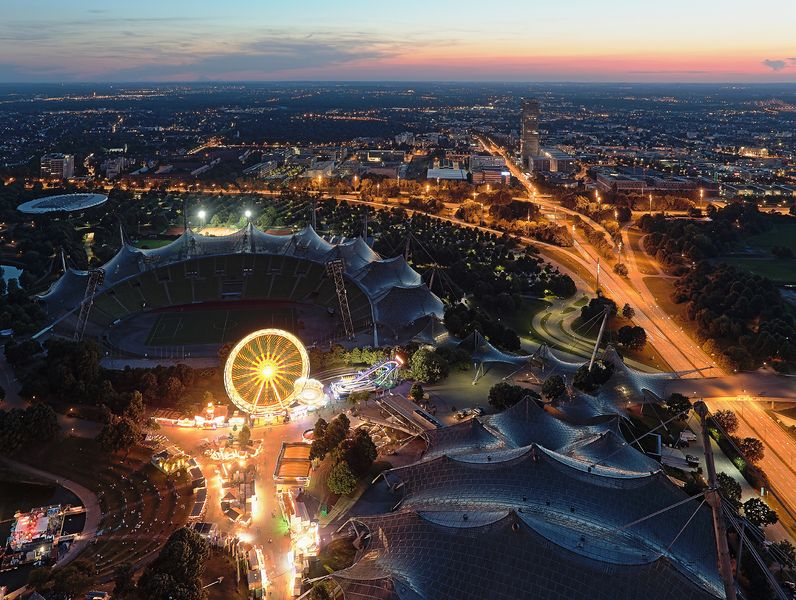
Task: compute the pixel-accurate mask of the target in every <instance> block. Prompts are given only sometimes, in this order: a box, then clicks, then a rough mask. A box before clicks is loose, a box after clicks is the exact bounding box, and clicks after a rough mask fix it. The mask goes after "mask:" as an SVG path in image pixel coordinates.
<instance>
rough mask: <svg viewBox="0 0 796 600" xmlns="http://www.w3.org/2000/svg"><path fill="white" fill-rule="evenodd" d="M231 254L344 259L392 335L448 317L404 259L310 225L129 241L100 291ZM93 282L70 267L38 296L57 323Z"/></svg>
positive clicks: (112, 263)
mask: <svg viewBox="0 0 796 600" xmlns="http://www.w3.org/2000/svg"><path fill="white" fill-rule="evenodd" d="M232 254H253V255H271V256H287V257H292V258H296V259H304V260H308V261H311V262H315V263H319V264H322V265H325V264H326V263H328V262H329V261H331V260H334V259H342V260H343V261H344V266H345V275H346V276H347V278H348V280H349V281H351V282H353V283H354V284H355V285H356V286H357V287H359V288H360V289H361V290H362V292H363V293H364V294H365V296H367V298H368V300H369V301H370V303H371V305H372V306H373V316H374V320H375V321H376V323H377V324H378V325H379V326H382V327H386V328H387V329H388V330H391V331H398V330H399V329H401V328H404V327H406V325H407V324H408V323H412V322H415V321H419V320H421V319H424V318H426V317H437V318H442V317H443V313H444V308H443V304H442V301H441V300H440V299H439V298H438V297H437V296H436V295H434V294H433V293H432V292H431V291H430V290H429V289H428V287H427V286H426V285H425V284H424V283H423V281H422V279H421V277H420V275H419V274H418V273H417V272H416V271H415V270H413V269H412V268H411V267H410V266H409V265H408V264H407V262H406V261H405V260H404V258H403V257H402V256H398V257H396V258H391V259H383V258H381V257H380V256H379V255H378V254H377V253H376V252H375V251H374V250H373V249H372V248H370V247H369V246H368V245H367V243H366V242H365V241H364V240H363V239H362V238H355V239H350V240H345V241H339V242H335V243H332V242H330V241H328V240H326V239H324V238H323V237H321V236H320V235H318V233H317V232H316V231H315V230H314V229H313V228H312V227H310V226H307V227H305V228H304V229H302V230H300V231H297V232H295V233H293V234H291V235H273V234H269V233H266V232H264V231H261V230H259V229H257V228H256V227H254V226H253V225H251V224H249V225H247V226H246V227H244V228H243V229H240V230H239V231H236V232H234V233H232V234H230V235H225V236H218V237H213V236H204V235H201V234H199V233H196V232H194V231H193V230H191V229H188V230H186V231H185V232H184V233H183V234H182V235H181V236H180V237H179V238H177V239H176V240H174V241H173V242H171V243H170V244H167V245H165V246H162V247H160V248H153V249H141V248H136V247H135V246H132V245H130V244H128V243H124V244H123V245H122V248H121V249H120V250H119V251H118V252H117V253H116V255H115V256H114V257H113V258H111V259H110V260H109V261H108V262H107V263H105V264H104V265H103V266H102V267H101V270H102V271H103V272H104V279H103V281H102V283H101V284H100V285H99V286H98V288H97V292H96V293H97V294H103V293H104V292H106V291H108V290H110V289H111V288H113V287H114V286H115V285H117V284H119V283H121V282H123V281H126V280H130V279H133V278H135V277H138V276H139V275H141V274H142V273H145V272H148V271H152V270H155V269H158V268H161V267H164V266H167V265H172V264H177V263H181V262H185V261H188V260H192V259H200V258H203V257H212V256H220V255H232ZM88 278H89V274H88V272H87V271H80V270H77V269H73V268H67V270H66V272H65V273H64V274H63V276H62V277H61V278H59V279H58V280H57V281H55V282H54V283H53V285H52V286H51V287H50V289H49V290H48V291H47V292H46V293H44V294H42V295H40V296H39V299H40V300H41V302H42V303H43V305H44V306H45V308H46V310H47V312H48V314H49V315H50V317H51V318H52V319H53V320H54V321H55V320H58V319H60V318H63V317H64V316H66V315H68V314H70V313H72V312H74V311H75V310H76V309H78V308H79V306H80V303H81V301H82V299H83V295H84V294H85V291H86V284H87V283H88Z"/></svg>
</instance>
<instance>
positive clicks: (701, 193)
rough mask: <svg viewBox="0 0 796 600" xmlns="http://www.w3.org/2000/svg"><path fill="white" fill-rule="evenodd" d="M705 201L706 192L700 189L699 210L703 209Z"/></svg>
mask: <svg viewBox="0 0 796 600" xmlns="http://www.w3.org/2000/svg"><path fill="white" fill-rule="evenodd" d="M704 199H705V190H704V189H703V188H699V208H702V202H703V201H704Z"/></svg>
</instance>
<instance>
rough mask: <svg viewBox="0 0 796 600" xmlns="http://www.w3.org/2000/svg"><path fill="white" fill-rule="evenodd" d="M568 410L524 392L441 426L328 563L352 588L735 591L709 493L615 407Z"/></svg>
mask: <svg viewBox="0 0 796 600" xmlns="http://www.w3.org/2000/svg"><path fill="white" fill-rule="evenodd" d="M498 417H499V418H498ZM555 421H558V419H556V418H555V417H554V416H552V415H551V414H549V413H547V412H546V411H544V410H543V409H542V408H541V407H539V406H538V405H536V403H535V402H533V401H531V400H524V401H523V402H521V403H520V404H518V405H515V407H513V408H512V409H509V410H507V411H505V412H503V413H502V414H500V415H496V416H495V417H491V418H483V419H481V420H472V421H470V422H469V423H462V424H460V425H456V426H454V427H448V428H443V429H441V430H438V431H434V432H429V438H428V440H429V449H428V452H427V453H426V455H425V456H424V458H423V459H422V460H421V461H419V462H417V463H414V464H411V465H408V466H405V467H399V468H395V469H391V470H389V471H386V472H384V473H383V480H384V481H382V482H379V483H378V484H377V486H384V487H385V490H386V493H387V494H388V501H389V502H390V506H394V511H393V512H391V513H385V514H382V515H377V516H360V517H352V518H351V519H350V520H349V521H348V522H347V524H346V525H345V526H344V528H347V529H348V531H349V532H350V533H351V534H353V535H355V536H356V537H358V539H359V543H358V545H357V547H358V548H359V551H358V553H357V557H356V560H355V562H354V564H353V565H352V566H351V567H349V568H347V569H344V570H341V571H338V572H336V573H333V574H332V575H330V576H329V577H330V578H331V579H332V580H333V581H334V582H335V583H336V584H337V585H338V586H339V587H340V589H341V590H342V592H343V597H344V598H345V599H346V600H360V599H362V600H364V599H365V598H375V599H383V600H420V599H423V600H425V599H428V600H432V599H433V600H454V599H455V600H476V599H482V598H493V599H495V600H522V599H525V598H528V599H532V598H548V599H551V600H564V599H567V600H569V599H571V598H593V599H595V600H609V599H611V600H613V599H614V598H644V599H645V600H698V599H711V598H713V599H716V598H721V597H723V595H722V587H721V582H720V580H719V576H718V572H717V567H716V556H717V554H716V548H715V541H714V539H715V538H714V536H713V530H712V519H711V514H710V510H709V509H708V508H707V506H705V505H704V503H701V502H700V499H699V498H697V499H694V500H690V501H689V500H688V497H687V495H686V494H685V493H684V492H683V491H682V490H681V489H680V488H678V487H677V486H676V485H675V484H674V483H672V481H671V480H670V479H669V478H668V477H667V476H666V474H665V473H664V472H663V471H662V470H661V469H660V466H659V465H657V463H655V461H652V460H651V459H649V458H648V457H647V456H645V455H644V454H642V453H641V452H639V451H637V450H635V449H634V448H632V447H630V446H629V445H628V444H626V443H625V442H624V440H623V439H622V438H621V436H619V435H618V433H617V431H618V430H617V429H616V419H614V420H612V421H606V422H605V423H603V424H602V425H595V426H587V427H581V428H578V427H575V426H573V425H570V424H567V423H563V422H558V423H556V422H555ZM529 440H530V443H528V445H525V446H516V443H517V442H528V441H529ZM536 440H539V441H536ZM541 442H544V444H547V445H549V446H559V449H558V450H553V449H550V448H549V447H546V446H545V445H543V443H541ZM380 493H384V492H380ZM368 506H370V505H368Z"/></svg>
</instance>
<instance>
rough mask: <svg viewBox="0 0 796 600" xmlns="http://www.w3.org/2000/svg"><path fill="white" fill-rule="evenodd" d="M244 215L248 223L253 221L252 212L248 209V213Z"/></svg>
mask: <svg viewBox="0 0 796 600" xmlns="http://www.w3.org/2000/svg"><path fill="white" fill-rule="evenodd" d="M243 215H244V216H245V217H246V220H247V221H251V220H252V211H250V210H248V209H246V212H244V213H243Z"/></svg>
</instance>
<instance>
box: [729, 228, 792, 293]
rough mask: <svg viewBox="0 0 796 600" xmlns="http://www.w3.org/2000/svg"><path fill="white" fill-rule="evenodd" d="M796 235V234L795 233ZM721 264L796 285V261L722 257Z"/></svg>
mask: <svg viewBox="0 0 796 600" xmlns="http://www.w3.org/2000/svg"><path fill="white" fill-rule="evenodd" d="M794 233H796V232H794ZM719 260H720V261H721V262H726V263H727V264H730V265H733V266H735V267H738V268H739V269H743V270H745V271H749V272H751V273H754V274H755V275H761V276H763V277H768V278H769V279H771V280H773V281H780V282H782V283H796V259H789V260H787V259H786V260H782V259H778V258H773V257H772V258H752V257H749V258H740V257H735V256H732V257H726V258H725V257H722V258H721V259H719Z"/></svg>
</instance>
